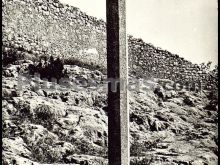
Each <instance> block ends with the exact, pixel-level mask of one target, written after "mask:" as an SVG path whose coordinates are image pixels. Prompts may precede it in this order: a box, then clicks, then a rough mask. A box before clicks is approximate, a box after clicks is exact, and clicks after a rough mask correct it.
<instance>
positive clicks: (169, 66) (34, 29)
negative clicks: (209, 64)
mask: <svg viewBox="0 0 220 165" xmlns="http://www.w3.org/2000/svg"><path fill="white" fill-rule="evenodd" d="M2 5H3V6H2V8H3V51H7V50H8V49H16V50H18V51H25V52H27V54H28V55H30V54H31V55H32V56H40V55H44V54H45V55H54V56H60V57H64V58H71V57H72V58H75V59H78V60H80V61H82V62H86V63H93V64H96V65H99V66H102V67H106V23H105V22H104V21H103V20H98V19H96V18H95V17H92V16H88V15H87V14H86V13H84V12H81V11H80V10H79V9H78V8H76V7H72V6H69V5H63V4H61V3H60V2H59V1H58V0H3V1H2ZM128 45H129V66H130V70H131V71H132V73H134V74H136V75H138V74H139V75H143V74H145V75H148V74H149V73H150V74H151V75H152V76H154V77H158V78H166V79H171V80H174V81H178V80H181V81H182V82H199V81H202V82H203V83H204V84H205V86H206V87H207V84H212V78H210V76H209V74H207V72H206V71H205V70H204V69H202V68H201V67H200V66H199V65H196V64H192V63H191V62H189V61H187V60H185V59H184V58H181V57H179V56H178V55H174V54H171V53H170V52H168V51H166V50H161V49H159V48H156V47H154V46H153V45H151V44H147V43H145V42H144V41H143V40H141V39H136V38H134V37H132V36H129V37H128Z"/></svg>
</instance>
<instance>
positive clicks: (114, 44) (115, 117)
mask: <svg viewBox="0 0 220 165" xmlns="http://www.w3.org/2000/svg"><path fill="white" fill-rule="evenodd" d="M125 1H126V0H107V1H106V6H107V10H106V14H107V75H108V79H109V80H112V81H110V83H109V84H108V160H109V165H129V164H130V160H129V156H130V148H129V110H128V90H127V89H128V86H127V84H128V53H127V35H126V3H125ZM117 81H118V83H117ZM114 87H115V88H114ZM113 88H114V89H115V90H114V89H113Z"/></svg>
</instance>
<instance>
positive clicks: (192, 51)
mask: <svg viewBox="0 0 220 165" xmlns="http://www.w3.org/2000/svg"><path fill="white" fill-rule="evenodd" d="M60 1H61V2H63V3H65V4H69V5H72V6H76V7H79V8H80V9H81V10H82V11H84V12H86V13H87V14H88V15H92V16H95V17H97V18H102V19H104V20H106V13H105V11H106V10H105V9H106V6H105V5H106V4H105V1H106V0H60ZM217 19H218V9H217V0H127V30H128V33H129V34H131V35H133V36H134V37H138V38H142V39H143V40H144V41H145V42H147V43H152V44H153V45H154V46H156V47H160V48H162V49H166V50H168V51H170V52H171V53H175V54H178V55H179V56H181V57H184V58H186V59H187V60H190V61H192V62H194V63H198V64H199V63H202V62H208V61H212V62H213V64H217V60H218V54H217V53H218V43H217V42H218V27H217V26H218V22H217V21H218V20H217Z"/></svg>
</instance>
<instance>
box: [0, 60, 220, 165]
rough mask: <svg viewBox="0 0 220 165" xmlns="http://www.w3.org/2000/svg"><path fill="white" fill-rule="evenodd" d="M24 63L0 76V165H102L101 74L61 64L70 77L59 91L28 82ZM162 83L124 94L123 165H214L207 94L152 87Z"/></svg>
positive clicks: (214, 113)
mask: <svg viewBox="0 0 220 165" xmlns="http://www.w3.org/2000/svg"><path fill="white" fill-rule="evenodd" d="M28 63H31V61H26V63H25V61H22V62H21V63H18V65H8V66H7V67H5V68H4V69H3V84H2V87H3V91H2V98H3V100H2V114H3V121H2V122H3V123H2V124H3V139H2V141H3V164H4V165H7V164H10V165H11V164H18V165H31V164H34V165H38V164H46V163H47V164H56V163H59V164H84V165H86V164H89V165H90V164H91V165H105V164H107V144H108V142H107V137H108V131H107V127H108V126H107V123H108V122H107V119H108V112H107V111H106V106H107V104H106V88H105V83H104V82H103V80H104V79H105V78H106V75H104V74H103V73H101V72H100V71H98V70H89V69H85V68H82V67H79V66H76V65H71V66H70V65H65V68H67V69H68V72H69V75H70V78H69V79H66V80H65V81H64V82H63V84H62V85H59V84H56V83H52V82H48V81H46V80H40V79H39V77H38V76H35V77H32V78H31V77H30V76H28V74H27V73H26V72H27V70H26V69H25V67H26V66H27V65H28ZM17 67H19V68H21V69H20V73H18V72H17ZM130 80H131V82H133V81H134V80H135V78H134V77H131V79H130ZM167 81H169V80H161V79H160V80H158V79H150V80H149V81H148V83H147V84H148V85H146V84H145V85H143V86H142V88H141V89H139V90H138V89H133V90H131V92H130V135H131V136H130V146H131V163H130V164H131V165H147V164H151V165H160V164H161V165H205V164H206V165H216V164H217V162H218V158H217V154H218V146H217V143H218V134H217V123H218V110H217V109H215V107H214V108H213V109H210V108H209V110H207V108H205V107H207V105H208V104H209V102H210V100H209V99H208V98H207V96H206V92H207V91H204V90H203V91H200V92H198V93H196V92H190V91H187V90H181V91H177V90H165V89H163V88H162V86H161V85H160V84H161V83H158V82H167ZM21 82H22V85H21ZM88 82H90V83H88ZM91 82H92V83H91ZM64 83H66V84H65V85H66V86H69V87H68V88H66V86H65V85H64ZM37 84H38V85H37ZM39 86H44V88H43V89H41V88H39ZM76 87H77V88H76ZM149 87H151V88H149ZM156 88H157V89H158V90H157V92H155V89H156ZM161 96H162V97H164V98H165V99H162V97H161Z"/></svg>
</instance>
